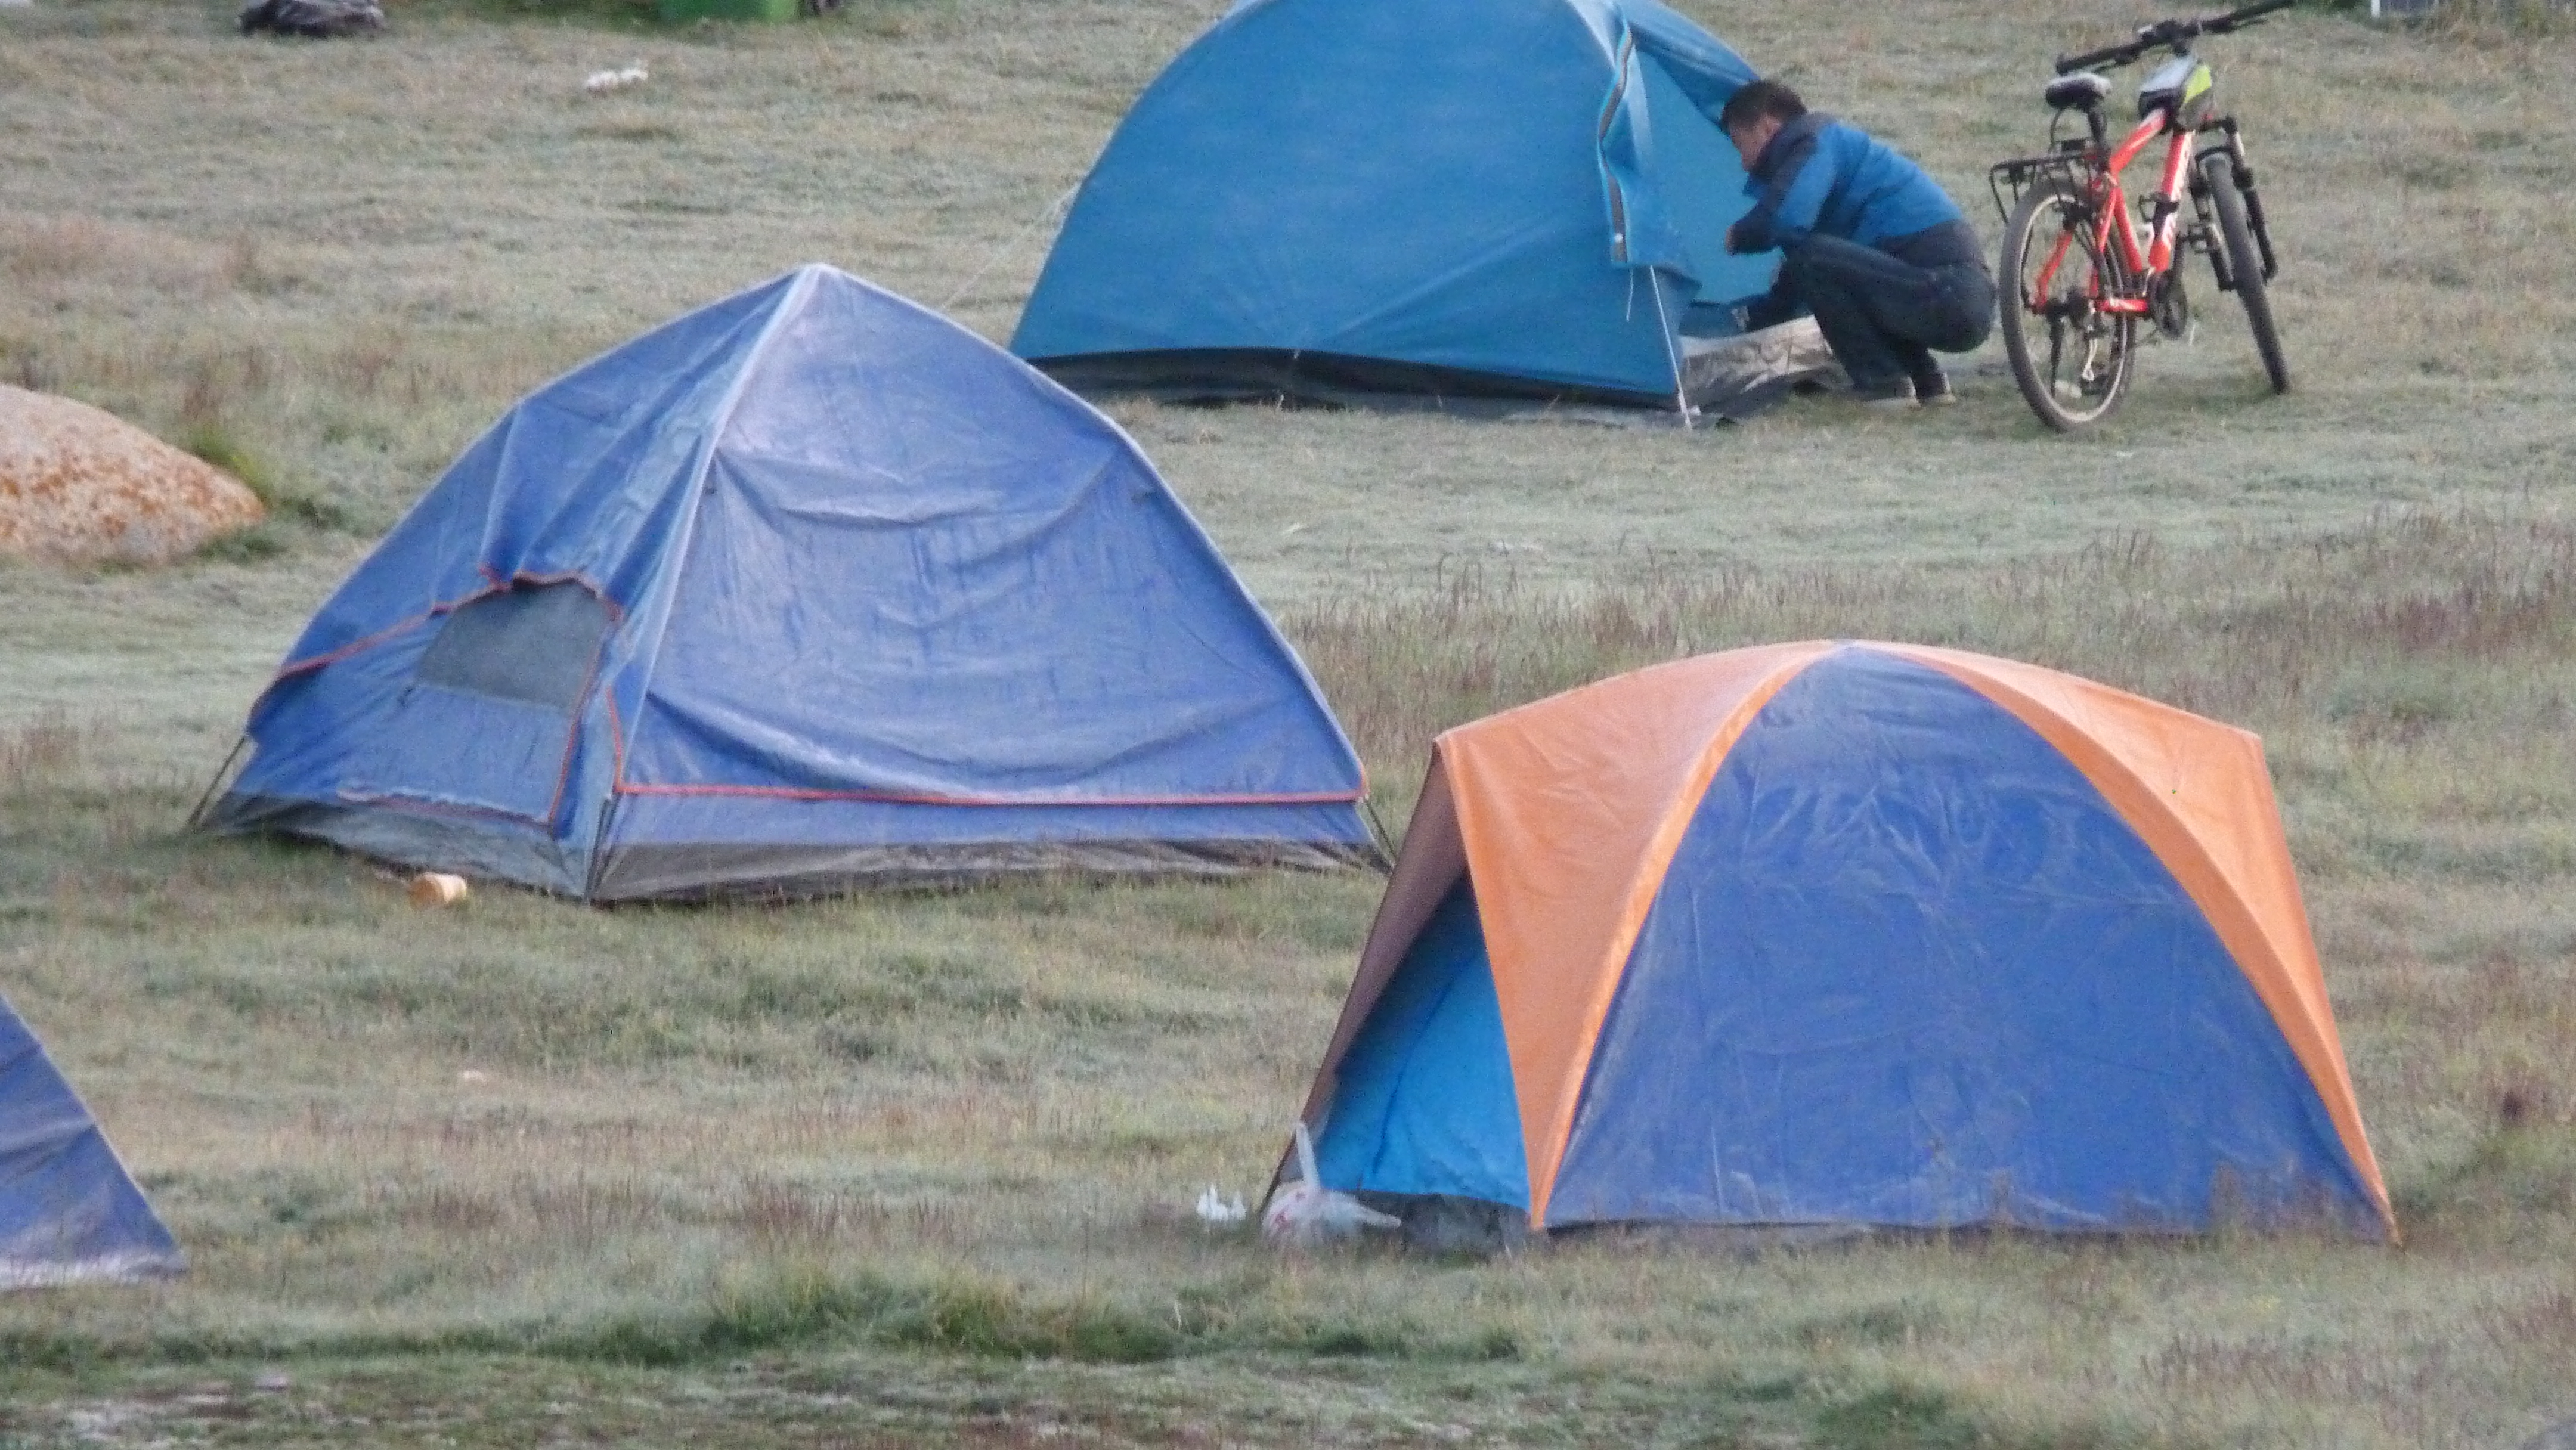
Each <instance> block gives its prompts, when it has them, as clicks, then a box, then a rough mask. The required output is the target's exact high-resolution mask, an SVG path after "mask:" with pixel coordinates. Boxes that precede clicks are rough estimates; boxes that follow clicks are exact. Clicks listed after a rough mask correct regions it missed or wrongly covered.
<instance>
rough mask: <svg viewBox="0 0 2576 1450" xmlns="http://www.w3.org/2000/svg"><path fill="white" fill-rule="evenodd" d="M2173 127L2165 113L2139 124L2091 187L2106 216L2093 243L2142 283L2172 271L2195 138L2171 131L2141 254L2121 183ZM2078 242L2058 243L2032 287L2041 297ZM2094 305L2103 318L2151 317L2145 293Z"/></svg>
mask: <svg viewBox="0 0 2576 1450" xmlns="http://www.w3.org/2000/svg"><path fill="white" fill-rule="evenodd" d="M2169 124H2170V113H2169V112H2167V111H2165V110H2162V109H2159V110H2158V111H2156V112H2155V114H2153V115H2151V116H2149V117H2147V118H2146V119H2145V120H2143V121H2140V122H2139V123H2138V128H2137V129H2136V130H2134V131H2131V132H2130V133H2129V134H2128V137H2127V138H2126V139H2125V140H2123V141H2121V143H2120V144H2119V146H2118V147H2117V148H2116V149H2114V150H2113V151H2112V152H2111V156H2110V159H2109V160H2108V161H2107V162H2105V163H2104V164H2103V166H2102V169H2101V170H2100V171H2099V172H2098V173H2096V176H2095V180H2094V183H2093V190H2094V192H2095V195H2094V196H2093V197H2092V200H2093V202H2094V203H2095V204H2096V205H2097V206H2099V207H2100V208H2101V211H2102V216H2101V219H2100V221H2099V222H2098V223H2097V225H2098V227H2099V229H2100V230H2099V232H2098V234H2097V235H2096V236H2095V238H2094V240H2095V242H2096V243H2097V244H2098V245H2099V246H2100V247H2101V248H2102V252H2103V254H2104V255H2105V256H2109V255H2113V254H2115V253H2116V255H2118V257H2119V258H2120V260H2121V262H2122V264H2123V265H2124V266H2126V267H2127V268H2128V271H2129V275H2130V276H2133V277H2136V278H2138V279H2139V280H2140V281H2142V282H2143V281H2145V280H2147V279H2148V278H2151V277H2157V276H2161V275H2163V274H2164V273H2166V272H2169V271H2171V270H2173V260H2174V233H2175V230H2176V229H2177V228H2178V227H2179V226H2180V225H2181V217H2182V195H2183V189H2184V187H2185V185H2186V184H2187V178H2188V177H2189V176H2190V174H2191V162H2192V155H2193V152H2194V147H2193V145H2192V142H2193V139H2194V136H2195V133H2193V132H2191V131H2186V130H2183V129H2182V128H2181V127H2179V126H2174V127H2172V128H2171V130H2172V135H2171V138H2170V143H2169V144H2168V146H2167V147H2166V150H2165V174H2164V183H2163V184H2162V185H2161V186H2159V187H2158V188H2157V189H2156V203H2157V205H2156V219H2155V224H2154V226H2153V227H2152V228H2150V230H2149V233H2148V238H2147V245H2146V246H2145V247H2143V248H2142V247H2140V246H2139V245H2138V227H2137V221H2136V218H2135V217H2134V215H2133V214H2132V213H2131V212H2130V210H2129V197H2128V193H2126V192H2124V191H2122V190H2121V189H2120V177H2121V175H2122V173H2124V172H2126V171H2127V170H2128V169H2129V163H2130V162H2132V161H2135V160H2137V159H2138V156H2139V153H2141V152H2143V151H2145V150H2146V149H2147V147H2148V145H2149V144H2150V143H2152V142H2153V141H2154V140H2155V139H2156V138H2157V137H2158V136H2161V135H2164V134H2166V131H2167V128H2168V126H2169ZM2105 193H2107V195H2106V194H2105ZM2074 241H2075V239H2074V237H2073V236H2071V235H2061V236H2060V237H2059V238H2058V239H2057V246H2056V248H2055V250H2053V251H2052V252H2051V253H2050V254H2049V258H2048V262H2047V264H2046V265H2045V266H2043V267H2041V268H2040V272H2039V276H2038V277H2037V278H2036V279H2035V284H2034V285H2036V287H2037V288H2038V290H2039V291H2040V292H2041V293H2042V294H2045V293H2046V292H2047V291H2048V287H2049V284H2050V283H2051V282H2053V281H2055V280H2056V279H2057V269H2058V267H2059V266H2060V265H2061V264H2063V263H2064V262H2065V260H2066V252H2067V249H2068V248H2069V247H2071V246H2073V245H2074ZM2094 305H2095V306H2097V307H2099V308H2101V309H2102V310H2103V311H2104V312H2120V313H2128V314H2130V315H2132V316H2136V317H2144V316H2146V315H2147V312H2148V302H2147V298H2146V294H2145V293H2144V291H2141V292H2139V293H2138V295H2136V296H2131V297H2102V298H2098V299H2096V300H2095V303H2094Z"/></svg>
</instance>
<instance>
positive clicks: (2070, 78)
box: [2041, 70, 2111, 111]
mask: <svg viewBox="0 0 2576 1450" xmlns="http://www.w3.org/2000/svg"><path fill="white" fill-rule="evenodd" d="M2109 94H2111V82H2110V80H2109V79H2108V78H2106V77H2103V76H2099V75H2096V74H2094V73H2093V72H2091V71H2089V70H2080V71H2077V72H2075V73H2074V74H2073V75H2063V76H2059V77H2058V78H2057V79H2055V80H2053V81H2050V82H2049V83H2048V89H2047V90H2046V91H2044V92H2042V93H2041V95H2042V96H2043V97H2044V98H2045V99H2046V100H2047V102H2048V103H2049V104H2050V105H2051V106H2054V107H2056V108H2057V109H2058V110H2061V111H2063V110H2065V109H2066V108H2067V107H2069V106H2098V105H2100V104H2102V98H2103V97H2105V96H2107V95H2109Z"/></svg>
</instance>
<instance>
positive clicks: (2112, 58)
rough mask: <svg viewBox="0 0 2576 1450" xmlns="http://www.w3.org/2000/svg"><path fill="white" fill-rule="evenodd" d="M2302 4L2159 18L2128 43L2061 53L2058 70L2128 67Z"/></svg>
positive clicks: (2262, 3)
mask: <svg viewBox="0 0 2576 1450" xmlns="http://www.w3.org/2000/svg"><path fill="white" fill-rule="evenodd" d="M2298 3H2299V0H2256V3H2254V4H2252V5H2248V6H2246V7H2245V8H2243V9H2241V10H2231V11H2229V12H2227V13H2226V14H2224V15H2211V16H2206V17H2203V18H2200V19H2194V20H2159V21H2157V22H2156V23H2155V24H2153V25H2141V26H2139V27H2138V38H2137V39H2135V40H2132V41H2128V42H2126V43H2125V44H2121V45H2112V46H2105V47H2103V48H2102V49H2100V50H2090V51H2086V52H2085V53H2084V54H2082V55H2061V56H2059V57H2058V58H2057V73H2058V74H2059V75H2065V74H2067V73H2069V72H2071V71H2079V70H2091V69H2093V68H2094V67H2096V66H2111V67H2114V68H2117V67H2119V66H2124V65H2127V64H2128V63H2129V62H2131V61H2133V60H2136V59H2137V58H2138V57H2139V56H2142V55H2145V54H2146V53H2147V52H2148V51H2151V50H2155V49H2157V48H2159V47H2162V46H2169V45H2174V44H2177V43H2179V42H2182V41H2186V40H2189V39H2191V38H2192V37H2193V36H2196V35H2225V34H2226V33H2227V32H2229V31H2231V30H2242V29H2244V28H2245V27H2246V26H2249V25H2259V24H2261V23H2262V19H2263V17H2264V16H2266V15H2269V14H2271V13H2272V12H2273V11H2275V10H2287V9H2289V8H2290V7H2291V6H2293V5H2296V4H2298Z"/></svg>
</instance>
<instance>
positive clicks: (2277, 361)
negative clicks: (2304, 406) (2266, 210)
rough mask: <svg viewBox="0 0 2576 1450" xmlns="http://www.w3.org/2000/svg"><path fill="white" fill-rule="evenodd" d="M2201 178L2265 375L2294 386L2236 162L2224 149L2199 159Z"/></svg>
mask: <svg viewBox="0 0 2576 1450" xmlns="http://www.w3.org/2000/svg"><path fill="white" fill-rule="evenodd" d="M2200 179H2201V180H2202V181H2204V182H2206V183H2207V184H2208V186H2209V200H2210V204H2211V205H2212V206H2214V207H2216V208H2217V210H2218V241H2219V245H2221V246H2223V247H2225V248H2227V270H2228V271H2230V272H2233V273H2235V274H2236V300H2237V301H2239V302H2241V303H2243V304H2245V321H2246V323H2247V324H2248V325H2250V326H2251V327H2252V328H2253V329H2254V350H2255V351H2256V352H2259V353H2261V354H2262V355H2263V375H2264V376H2265V377H2267V378H2270V379H2271V380H2272V391H2273V392H2276V393H2286V392H2288V391H2289V390H2290V359H2289V355H2288V354H2286V353H2284V352H2282V351H2281V329H2280V327H2279V326H2278V325H2277V324H2275V323H2274V322H2273V321H2272V289H2271V284H2270V283H2268V282H2266V281H2264V279H2263V254H2262V253H2261V252H2260V251H2257V250H2256V249H2255V246H2254V229H2253V228H2252V227H2249V226H2247V225H2246V224H2245V198H2244V197H2243V196H2241V195H2239V194H2238V193H2237V190H2236V164H2235V163H2234V162H2233V161H2230V160H2229V159H2228V156H2227V153H2226V152H2224V151H2212V152H2210V153H2209V154H2208V155H2206V156H2204V157H2202V158H2200Z"/></svg>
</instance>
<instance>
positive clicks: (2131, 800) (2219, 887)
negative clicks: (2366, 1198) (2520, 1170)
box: [1868, 645, 2397, 1242]
mask: <svg viewBox="0 0 2576 1450" xmlns="http://www.w3.org/2000/svg"><path fill="white" fill-rule="evenodd" d="M1868 647H1869V648H1872V649H1879V650H1884V651H1886V652H1888V653H1890V654H1893V655H1897V656H1900V657H1902V658H1905V659H1910V660H1914V661H1916V662H1918V663H1920V664H1923V665H1927V666H1929V667H1931V668H1933V669H1937V670H1939V671H1941V672H1942V673H1943V674H1946V675H1948V676H1950V677H1951V678H1952V679H1955V680H1957V681H1959V682H1960V683H1961V684H1964V685H1966V686H1967V687H1968V688H1970V689H1972V690H1975V691H1976V692H1977V693H1979V694H1981V695H1984V696H1985V697H1986V698H1988V699H1990V700H1992V701H1994V702H1995V703H1996V704H1997V705H1999V706H2001V707H2002V708H2003V709H2005V710H2006V711H2008V712H2010V713H2011V714H2012V716H2013V717H2014V718H2015V719H2018V720H2020V721H2021V722H2022V723H2023V724H2024V725H2027V726H2029V727H2030V728H2031V729H2032V730H2033V731H2035V732H2037V733H2038V735H2039V736H2040V738H2041V739H2043V740H2046V741H2047V742H2048V743H2049V744H2050V745H2051V746H2054V747H2055V748H2056V749H2057V751H2058V753H2060V754H2061V755H2064V756H2065V757H2066V759H2067V760H2068V761H2069V762H2070V763H2071V764H2073V765H2074V766H2075V768H2076V769H2077V770H2079V771H2081V772H2083V775H2084V778H2085V779H2086V780H2088V781H2090V782H2092V784H2093V788H2094V789H2096V790H2098V791H2100V792H2101V793H2102V796H2103V799H2105V800H2107V801H2109V802H2110V803H2111V807H2112V809H2114V810H2116V811H2118V812H2119V813H2120V817H2121V819H2123V820H2125V821H2127V822H2128V823H2129V826H2130V828H2131V829H2133V830H2135V831H2136V832H2137V833H2138V835H2139V837H2140V838H2141V839H2143V840H2144V841H2145V842H2146V843H2147V846H2148V848H2149V849H2150V850H2152V851H2154V852H2155V853H2156V856H2157V858H2158V859H2160V860H2162V861H2163V862H2164V863H2165V866H2166V869H2168V870H2170V871H2172V872H2173V873H2174V877H2175V879H2176V880H2178V881H2179V882H2181V884H2182V888H2183V890H2184V891H2185V892H2187V893H2189V894H2190V896H2191V899H2192V901H2193V902H2194V903H2195V904H2197V905H2198V906H2199V907H2200V909H2201V911H2202V912H2203V913H2204V914H2205V915H2206V916H2207V917H2208V918H2209V923H2210V925H2211V927H2213V928H2214V929H2215V930H2216V931H2217V933H2218V938H2219V940H2220V941H2221V942H2222V943H2224V944H2225V945H2226V947H2227V950H2228V952H2229V954H2230V955H2232V956H2233V957H2234V958H2235V959H2236V964H2237V966H2238V968H2239V969H2241V970H2242V971H2243V972H2244V973H2245V976H2246V980H2247V981H2249V982H2250V983H2252V984H2253V987H2254V991H2255V995H2256V996H2258V997H2260V998H2261V999H2262V1002H2263V1005H2264V1006H2265V1007H2266V1008H2267V1009H2269V1010H2270V1012H2271V1014H2272V1019H2273V1021H2275V1022H2276V1023H2278V1024H2279V1025H2280V1028H2281V1034H2282V1036H2284V1037H2285V1038H2287V1039H2288V1040H2289V1044H2290V1049H2291V1051H2292V1052H2294V1053H2296V1054H2297V1055H2298V1059H2299V1062H2300V1065H2301V1066H2303V1067H2305V1068H2306V1069H2307V1072H2308V1076H2309V1078H2310V1079H2311V1080H2312V1081H2313V1082H2314V1083H2315V1084H2316V1089H2317V1096H2318V1097H2319V1098H2321V1099H2322V1100H2323V1101H2324V1103H2325V1108H2326V1113H2327V1115H2328V1116H2329V1117H2331V1118H2332V1119H2333V1120H2334V1125H2335V1132H2336V1134H2337V1135H2338V1136H2339V1137H2340V1138H2341V1139H2342V1141H2343V1146H2344V1151H2345V1152H2347V1153H2348V1154H2350V1155H2351V1157H2352V1161H2353V1164H2354V1166H2355V1167H2356V1168H2357V1169H2359V1170H2360V1173H2361V1176H2362V1180H2363V1181H2364V1182H2365V1183H2366V1184H2368V1186H2369V1188H2370V1192H2371V1195H2372V1196H2373V1198H2375V1199H2376V1200H2377V1202H2378V1206H2379V1213H2380V1218H2381V1220H2382V1221H2383V1222H2384V1223H2385V1224H2386V1225H2387V1228H2388V1232H2389V1237H2390V1239H2391V1241H2392V1242H2393V1241H2394V1240H2395V1238H2396V1235H2397V1220H2396V1217H2395V1215H2394V1213H2393V1212H2392V1211H2391V1209H2390V1207H2389V1202H2388V1188H2387V1185H2386V1184H2385V1183H2384V1182H2383V1181H2382V1180H2381V1178H2380V1174H2379V1160H2378V1158H2377V1157H2376V1156H2375V1155H2374V1154H2373V1153H2372V1152H2371V1150H2370V1139H2369V1136H2368V1135H2367V1134H2366V1133H2364V1132H2363V1130H2362V1122H2361V1104H2360V1102H2359V1100H2358V1099H2357V1098H2356V1097H2355V1096H2354V1094H2353V1090H2352V1074H2351V1071H2350V1069H2349V1068H2348V1067H2347V1066H2346V1064H2345V1062H2344V1055H2343V1042H2342V1039H2341V1038H2340V1037H2339V1035H2338V1034H2337V1033H2336V1031H2335V1021H2334V1010H2333V1008H2332V1007H2331V1006H2330V1005H2329V1004H2328V1002H2327V1000H2326V984H2325V971H2324V968H2323V967H2322V966H2321V965H2320V964H2319V962H2318V959H2317V947H2316V940H2315V938H2314V937H2313V936H2312V935H2310V933H2309V929H2308V913H2307V907H2306V905H2305V904H2304V903H2303V902H2302V901H2301V899H2300V896H2299V881H2298V876H2297V874H2296V873H2295V872H2294V871H2293V870H2292V868H2291V865H2290V848H2289V842H2288V840H2287V838H2286V837H2285V836H2284V835H2283V833H2282V828H2281V814H2280V809H2279V806H2278V805H2277V804H2276V803H2275V801H2274V799H2273V795H2272V775H2271V771H2270V770H2269V769H2268V768H2267V767H2266V766H2265V764H2264V762H2263V742H2262V740H2261V739H2260V738H2258V737H2257V736H2255V735H2253V734H2251V733H2249V732H2247V731H2243V730H2239V729H2236V728H2235V727H2233V726H2229V725H2222V724H2219V723H2218V722H2216V721H2213V720H2207V719H2203V718H2202V717H2200V716H2198V715H2193V714H2189V713H2187V712H2185V711H2181V710H2177V709H2174V708H2173V707H2172V706H2170V705H2162V704H2158V703H2156V702H2155V701H2153V700H2148V699H2143V698H2141V697H2139V696H2136V695H2132V694H2128V693H2126V692H2124V691H2120V690H2114V689H2112V688H2110V687H2109V686H2107V685H2098V684H2095V683H2093V682H2092V681H2090V680H2085V679H2079V678H2077V677H2076V676H2073V675H2067V674H2061V673H2059V672H2057V671H2055V670H2049V669H2042V668H2040V667H2039V666H2036V665H2024V664H2016V663H2013V662H2011V661H2008V660H1998V659H1991V658H1988V657H1986V656H1983V655H1974V654H1966V653H1962V652H1959V651H1954V650H1943V649H1933V648H1930V647H1927V646H1921V645H1871V646H1868Z"/></svg>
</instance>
